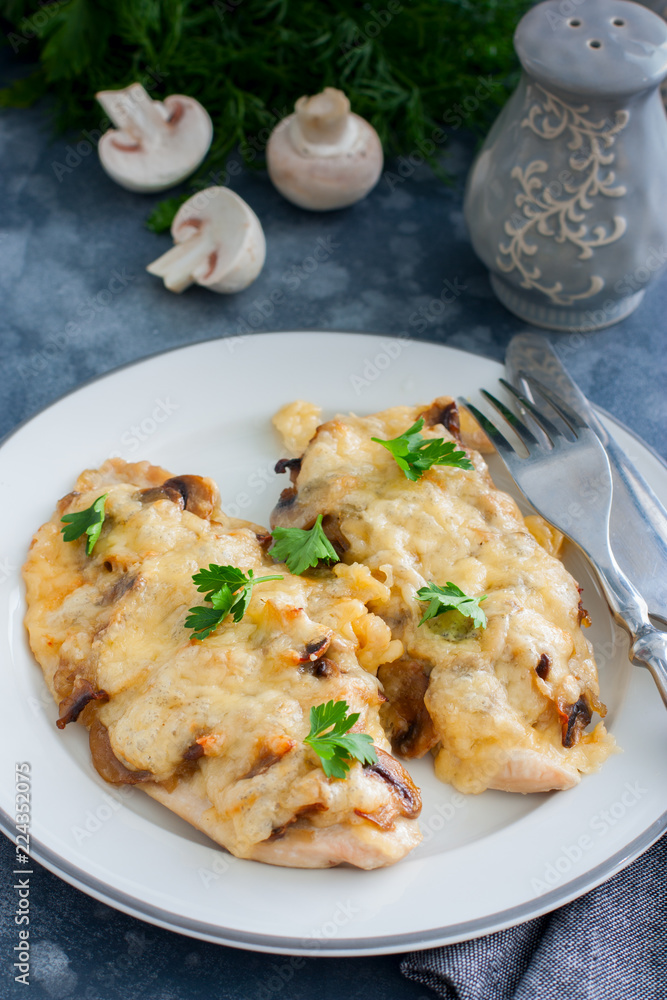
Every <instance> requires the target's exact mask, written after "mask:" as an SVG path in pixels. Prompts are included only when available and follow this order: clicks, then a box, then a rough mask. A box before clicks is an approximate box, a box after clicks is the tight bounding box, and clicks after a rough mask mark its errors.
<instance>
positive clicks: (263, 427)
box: [0, 333, 667, 955]
mask: <svg viewBox="0 0 667 1000" xmlns="http://www.w3.org/2000/svg"><path fill="white" fill-rule="evenodd" d="M501 374H502V368H501V366H500V365H498V364H496V363H495V362H493V361H489V360H487V359H485V358H481V357H476V356H473V355H470V354H465V353H462V352H460V351H455V350H451V349H449V348H445V347H440V346H438V345H434V344H427V343H421V342H414V341H400V340H396V339H389V338H382V337H379V338H378V337H372V336H363V335H359V334H337V333H276V334H261V335H256V336H252V337H244V338H236V339H231V340H218V341H209V342H206V343H202V344H196V345H193V346H189V347H186V348H182V349H180V350H176V351H171V352H169V353H166V354H162V355H159V356H157V357H153V358H149V359H148V360H146V361H143V362H141V363H138V364H135V365H132V366H130V367H127V368H123V369H121V370H120V371H117V372H115V373H112V374H111V375H108V376H105V377H104V378H101V379H99V380H97V381H94V382H92V383H90V384H88V385H86V386H83V387H82V388H80V389H78V390H77V391H76V392H74V393H72V394H71V395H69V396H66V397H65V398H64V399H61V400H60V401H58V402H57V403H55V404H54V405H53V406H51V407H49V409H47V410H45V411H43V412H42V413H40V414H38V415H37V416H36V417H34V418H33V419H32V420H30V421H29V422H28V423H26V424H25V425H24V426H22V427H21V428H20V429H19V430H18V431H17V432H15V433H14V434H13V435H12V436H11V437H10V438H9V439H8V440H7V441H6V443H5V444H4V446H3V447H2V449H1V450H0V505H1V510H2V517H1V520H0V524H1V528H0V538H1V542H0V566H1V567H2V569H3V570H4V573H3V575H4V580H3V582H2V583H1V585H0V601H1V605H0V616H1V620H2V621H4V622H5V623H6V628H5V629H3V635H2V638H1V640H0V642H1V651H2V660H1V662H2V664H3V670H2V673H1V678H0V704H1V705H2V719H3V724H2V726H0V746H1V756H2V760H3V761H4V762H5V767H6V768H7V765H9V764H10V762H11V761H13V760H15V761H29V762H30V763H31V767H32V809H33V812H32V851H33V854H34V856H35V857H36V858H37V859H38V860H39V861H41V862H42V863H43V864H44V865H46V867H47V868H50V869H51V870H52V871H54V872H56V873H57V874H58V875H60V876H61V877H62V878H64V879H66V880H67V881H68V882H70V883H72V884H73V885H75V886H78V887H79V888H80V889H83V891H84V892H87V893H89V894H90V895H92V896H95V897H96V898H98V899H101V900H103V901H104V902H106V903H109V904H110V905H112V906H115V907H117V908H118V909H120V910H124V911H125V912H127V913H131V914H133V915H135V916H138V917H141V918H142V919H144V920H148V921H150V922H152V923H155V924H158V925H161V926H164V927H168V928H171V929H173V930H177V931H180V932H182V933H185V934H190V935H192V936H194V937H199V938H203V939H206V940H210V941H217V942H221V943H224V944H230V945H236V946H237V947H242V948H251V949H256V950H260V951H273V952H288V953H294V952H305V953H309V954H311V955H316V954H322V955H345V954H378V953H381V952H392V951H406V950H408V949H411V948H424V947H427V946H434V945H438V944H443V943H445V942H451V941H456V940H461V939H465V938H469V937H475V936H477V935H480V934H483V933H486V932H489V931H494V930H498V929H499V928H502V927H507V926H509V925H511V924H513V923H519V922H520V921H523V920H527V919H528V918H529V917H533V916H536V915H537V914H539V913H543V912H545V911H547V910H550V909H553V908H554V907H556V906H558V905H560V904H562V903H564V902H566V901H567V900H569V899H572V898H574V897H575V896H577V895H580V894H581V893H582V892H584V891H585V890H586V889H589V888H591V887H592V886H594V885H595V884H597V883H598V882H601V881H603V880H604V879H606V878H608V877H609V876H610V875H612V874H613V873H614V872H615V871H617V870H618V869H620V868H621V867H623V866H624V865H625V864H627V863H628V862H629V861H630V860H631V859H632V858H633V857H635V856H636V855H637V854H639V853H640V852H641V851H643V850H644V849H645V848H646V847H648V845H649V844H651V843H652V842H653V841H654V840H655V839H656V838H657V837H658V836H659V834H660V833H661V832H662V831H663V830H664V829H665V826H666V820H667V813H666V809H667V770H666V769H665V767H664V761H665V760H666V759H667V726H666V725H665V714H664V707H663V705H662V702H661V700H660V698H659V697H658V695H657V691H656V690H654V688H653V685H652V682H651V679H650V677H649V675H648V673H647V672H645V671H643V670H639V669H635V668H632V667H630V665H629V663H628V660H627V655H626V650H627V643H626V641H625V638H624V637H623V634H622V633H621V632H620V631H619V630H618V629H617V628H616V627H615V626H614V624H613V623H612V621H611V618H610V616H609V614H608V612H607V610H606V606H605V605H604V602H603V600H602V599H601V597H600V595H599V593H598V591H597V587H596V584H595V583H594V582H593V580H592V578H591V576H590V574H589V572H588V570H587V567H586V563H585V561H584V560H583V558H582V557H580V556H577V555H572V556H571V558H570V559H569V561H568V564H569V566H570V568H571V569H572V571H573V572H574V574H575V576H576V577H577V578H578V579H579V581H580V582H581V583H583V585H584V587H585V604H586V607H587V608H588V610H589V611H590V612H591V613H592V617H593V622H594V625H593V628H592V630H591V632H590V633H589V634H590V635H591V636H592V639H593V641H594V643H595V646H596V651H597V656H598V663H599V666H600V679H601V686H602V694H603V698H604V699H605V701H606V702H607V704H608V706H609V716H608V721H609V725H610V728H611V730H612V732H613V733H614V734H615V736H616V738H617V740H618V742H619V744H620V745H621V746H622V747H623V750H624V753H622V754H619V755H617V756H614V757H612V759H611V760H609V761H608V762H607V763H606V764H605V765H604V767H603V769H602V771H601V772H600V773H599V774H596V775H591V776H589V777H586V778H584V779H583V780H582V782H581V784H580V785H578V786H577V787H576V788H574V789H572V790H571V791H568V792H562V793H559V794H552V795H533V796H525V797H524V796H520V795H507V794H504V793H502V792H486V793H484V794H483V795H481V796H477V797H472V796H471V797H463V796H460V795H457V794H456V793H455V792H454V791H453V790H452V789H451V788H450V787H449V786H447V785H443V784H440V783H439V782H438V781H436V779H435V778H434V776H433V772H432V767H431V765H430V763H429V761H428V760H423V761H419V762H416V763H415V764H413V765H412V766H411V771H412V773H413V775H414V777H415V779H416V780H417V782H418V783H419V784H420V785H421V787H422V789H423V794H424V811H423V814H422V820H421V825H422V829H423V831H424V834H425V838H424V843H423V844H422V845H421V846H420V847H419V848H418V849H417V850H416V851H414V853H413V854H412V855H410V856H409V857H408V858H406V859H405V860H404V861H402V862H400V864H398V865H396V866H395V867H393V868H388V869H381V870H378V871H373V872H360V871H356V870H353V869H351V868H338V869H330V870H326V871H298V870H290V869H282V868H274V867H271V866H269V865H261V864H257V863H254V862H249V861H239V860H237V859H235V858H230V857H229V855H226V854H225V853H224V852H222V851H220V850H219V849H217V848H216V847H215V846H214V845H213V844H212V843H211V842H210V841H208V840H207V839H206V837H204V836H203V835H202V834H200V833H198V832H197V831H196V830H194V829H192V828H191V827H190V826H188V825H187V824H186V823H184V822H182V821H181V820H179V819H178V818H177V817H175V816H174V815H172V814H171V813H170V812H169V811H168V810H167V809H164V808H162V807H161V806H159V805H158V804H157V803H155V802H153V801H152V800H151V799H150V798H149V797H148V796H146V795H144V794H143V793H142V792H141V791H140V790H138V789H131V788H126V789H125V790H122V791H119V790H115V789H113V788H112V787H111V786H109V785H105V783H104V782H103V781H102V780H101V779H100V778H99V777H98V776H97V774H96V773H95V771H94V770H93V767H92V765H91V763H90V760H89V753H88V747H87V739H86V733H85V731H84V730H83V727H75V726H70V727H68V728H67V730H66V731H65V732H60V731H59V730H58V729H56V727H55V725H54V722H55V719H56V707H55V705H54V704H53V703H52V702H51V699H50V696H48V694H47V693H46V689H45V685H44V683H43V680H42V675H41V671H40V670H39V668H38V666H37V665H36V664H35V662H34V661H33V659H32V657H31V655H30V652H29V650H28V646H27V642H26V637H25V633H24V629H23V626H22V617H23V610H24V598H23V590H22V585H21V582H20V571H19V567H20V566H21V564H22V562H23V560H24V558H25V553H26V548H27V545H28V541H29V539H30V537H31V535H32V532H33V531H34V530H35V529H36V528H37V527H38V526H39V525H40V524H41V523H42V522H43V521H44V520H46V519H47V518H48V517H49V516H50V514H51V511H52V509H53V506H54V503H55V500H56V499H57V498H58V497H60V496H62V495H63V494H65V493H67V492H68V491H69V490H70V489H71V486H72V482H73V480H74V478H75V477H76V475H77V474H78V473H79V471H80V470H81V469H83V468H84V467H87V466H94V465H96V464H98V463H100V462H101V461H102V460H103V459H105V458H106V457H108V456H109V455H110V454H112V453H120V454H121V455H122V456H123V457H125V458H128V459H135V460H136V459H140V458H147V459H150V460H151V461H152V462H155V463H158V464H160V465H164V466H166V468H168V469H172V470H173V471H174V472H175V473H186V472H193V473H200V474H203V475H210V476H213V477H214V478H215V479H216V480H217V482H218V483H219V485H220V490H221V494H222V499H223V503H224V505H225V506H226V509H227V510H228V511H229V512H230V513H234V514H238V515H240V516H247V517H248V518H251V519H253V520H256V521H259V522H260V523H267V521H268V517H269V512H270V510H271V508H272V506H273V503H274V502H275V500H276V498H277V496H278V493H279V491H280V489H282V487H283V485H284V483H283V481H282V479H283V477H276V476H274V474H273V472H272V468H273V464H274V462H275V460H276V458H277V457H280V444H279V442H278V440H277V438H276V436H275V434H274V432H273V430H272V428H271V424H270V417H271V415H272V414H273V413H274V411H275V410H276V409H277V408H278V407H279V406H281V405H282V404H283V403H285V402H287V401H289V400H292V399H294V398H298V397H301V398H305V399H310V400H313V401H315V402H318V403H320V404H321V405H322V406H323V407H324V410H325V414H330V413H333V412H335V411H336V410H342V411H344V410H350V409H352V410H356V411H357V412H362V413H366V412H372V411H374V410H377V409H381V408H383V407H386V406H389V405H393V404H397V403H415V402H428V401H429V400H430V399H431V398H432V397H434V396H436V395H439V394H442V393H451V394H453V395H456V394H459V393H462V394H464V395H473V396H474V394H475V392H476V390H477V389H478V387H480V386H482V385H483V386H487V387H489V388H491V389H492V388H493V386H494V385H495V382H496V379H497V378H498V376H499V375H501ZM613 430H614V433H615V434H616V435H617V437H618V439H619V441H620V443H621V444H622V445H623V446H624V447H625V448H626V449H627V451H628V452H629V453H630V454H631V456H632V457H633V459H634V460H635V461H636V463H637V465H638V466H639V468H640V469H641V471H642V472H643V473H644V475H645V476H646V478H647V479H648V480H649V482H650V483H651V484H652V485H653V487H654V489H655V490H656V491H657V492H658V494H659V495H660V496H662V497H663V498H665V497H667V469H666V468H665V467H664V466H663V465H662V464H661V462H660V461H659V460H658V459H657V458H656V457H655V456H654V455H652V454H651V453H650V452H649V451H648V450H647V449H646V448H645V447H644V446H643V445H641V443H639V442H638V441H637V440H636V439H635V438H633V437H632V436H631V435H629V434H627V433H626V432H624V431H622V430H621V429H620V428H618V427H614V428H613ZM498 478H500V477H498ZM7 773H8V771H7V770H6V771H5V774H7ZM10 785H11V782H7V781H4V782H3V789H2V799H1V801H0V805H1V806H2V809H3V810H4V817H3V819H2V823H3V825H4V828H5V830H6V831H7V832H9V833H10V834H11V831H12V816H13V813H14V808H13V805H14V799H13V791H14V790H13V787H9V786H10Z"/></svg>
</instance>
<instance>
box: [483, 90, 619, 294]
mask: <svg viewBox="0 0 667 1000" xmlns="http://www.w3.org/2000/svg"><path fill="white" fill-rule="evenodd" d="M531 91H538V92H539V94H538V95H537V96H536V98H535V103H533V105H532V107H531V108H530V111H529V113H528V115H527V117H526V118H524V119H523V120H522V122H521V125H522V127H523V128H530V129H531V130H532V131H533V132H534V133H535V134H536V135H538V136H540V137H541V138H542V139H548V140H551V139H557V138H558V137H559V136H562V135H563V134H564V133H568V134H569V136H570V139H569V142H568V144H567V147H568V149H570V150H571V151H572V153H571V155H570V157H569V165H570V168H571V170H572V174H571V175H570V176H569V178H568V179H567V180H565V181H564V182H563V183H562V184H561V183H558V184H555V185H554V183H553V182H552V183H551V184H548V185H545V179H544V177H543V175H544V174H545V173H546V172H547V170H548V164H547V163H546V162H545V161H544V160H532V161H531V162H530V163H529V164H528V165H527V166H526V167H525V168H522V167H518V166H517V167H514V169H513V170H512V173H511V176H512V177H513V178H514V179H516V180H517V181H518V182H519V188H520V190H519V193H518V194H517V195H516V197H515V199H514V203H515V205H516V206H517V208H519V209H521V217H520V218H518V219H517V214H516V213H515V214H514V216H513V217H512V219H510V220H508V221H507V222H505V225H504V230H505V233H506V235H507V236H509V237H510V239H509V240H508V241H507V242H503V243H500V245H499V247H498V249H499V251H500V254H499V256H498V257H497V258H496V262H497V264H498V267H499V268H500V269H501V270H503V271H505V272H506V273H509V272H510V271H514V270H518V271H519V273H520V274H521V286H522V287H523V288H531V289H535V290H537V291H539V292H542V293H543V294H544V295H546V296H547V297H548V298H549V299H550V301H551V302H552V303H553V304H554V305H562V306H569V305H571V304H572V303H573V302H575V301H576V300H577V299H586V298H589V297H590V296H591V295H595V294H596V293H597V292H599V291H600V290H601V289H602V288H603V286H604V280H603V278H601V277H600V276H599V275H596V274H592V275H590V278H589V281H590V283H589V286H588V288H586V289H584V290H582V291H574V290H571V291H566V290H565V288H564V287H563V284H562V282H560V281H555V282H554V283H553V284H552V285H549V284H547V282H546V281H545V279H544V278H543V275H542V271H541V269H540V268H539V267H538V266H537V264H534V263H531V261H530V258H531V257H534V256H535V254H537V252H538V243H537V242H536V241H535V236H536V235H537V234H539V235H540V236H544V237H547V238H550V239H553V240H555V242H556V243H569V244H572V245H573V246H574V247H576V248H577V250H578V257H579V259H580V260H587V259H589V258H590V257H592V256H593V250H594V249H595V248H596V247H602V246H606V245H607V244H609V243H614V242H615V241H616V240H618V239H620V237H621V236H622V235H623V233H624V232H625V230H626V225H627V224H626V220H625V218H624V217H623V216H621V215H616V216H614V217H613V219H612V222H611V225H610V226H607V227H606V226H604V225H597V226H591V225H590V224H589V223H587V222H586V216H587V213H588V212H589V211H590V210H591V208H593V200H594V199H595V198H597V197H606V198H619V197H621V196H622V195H624V194H625V193H626V188H625V187H624V186H623V185H622V184H616V177H615V174H614V171H613V170H612V169H611V165H612V164H613V162H614V158H615V153H614V151H613V146H614V142H615V140H616V136H617V135H618V133H619V132H621V131H622V129H624V128H625V126H626V125H627V123H628V119H629V117H630V115H629V112H627V111H616V112H615V113H614V116H613V119H603V120H601V121H595V122H594V121H590V120H589V119H587V118H586V117H585V115H586V113H587V112H588V111H589V107H588V105H587V104H582V105H580V106H578V107H573V106H571V105H569V104H566V103H565V102H564V101H562V100H561V99H560V98H558V97H556V96H555V95H554V94H551V93H549V91H547V90H545V89H544V88H543V87H541V86H539V85H537V84H535V85H531V86H530V87H529V94H530V92H531Z"/></svg>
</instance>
